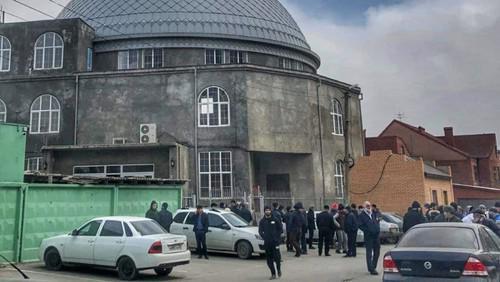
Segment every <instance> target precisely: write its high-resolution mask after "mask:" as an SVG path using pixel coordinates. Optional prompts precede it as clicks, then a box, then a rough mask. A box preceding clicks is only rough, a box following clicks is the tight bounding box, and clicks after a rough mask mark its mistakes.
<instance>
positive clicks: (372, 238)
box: [359, 201, 380, 275]
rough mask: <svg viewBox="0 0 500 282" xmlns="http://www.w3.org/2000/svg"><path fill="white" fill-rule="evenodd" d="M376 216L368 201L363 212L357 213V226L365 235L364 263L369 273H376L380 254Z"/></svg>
mask: <svg viewBox="0 0 500 282" xmlns="http://www.w3.org/2000/svg"><path fill="white" fill-rule="evenodd" d="M376 216H377V215H376V214H375V213H374V212H373V211H372V206H371V204H370V202H368V201H366V202H365V204H364V209H363V212H361V214H360V215H359V228H360V229H361V230H363V233H364V235H365V247H366V265H367V267H368V272H370V274H371V275H378V272H377V263H378V258H379V256H380V239H379V235H380V225H379V222H378V220H377V218H376Z"/></svg>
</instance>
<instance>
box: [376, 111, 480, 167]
mask: <svg viewBox="0 0 500 282" xmlns="http://www.w3.org/2000/svg"><path fill="white" fill-rule="evenodd" d="M394 124H399V125H401V126H403V127H405V128H407V129H409V130H411V131H413V132H415V133H417V134H419V135H421V136H423V137H425V138H427V139H429V140H431V141H433V142H435V143H438V144H439V145H441V146H444V147H446V148H448V149H450V150H452V151H455V152H456V153H459V154H460V155H463V156H464V157H467V158H471V157H472V156H471V155H469V154H468V153H466V152H464V151H462V150H460V149H458V148H456V147H453V146H451V145H449V144H447V143H446V142H444V141H443V140H441V139H440V138H438V137H436V136H434V135H432V134H429V133H427V132H426V131H425V130H421V129H419V128H417V127H415V126H413V125H410V124H407V123H404V122H402V121H399V120H393V121H392V122H391V123H389V125H388V126H387V127H386V128H385V129H384V130H383V131H382V132H381V133H380V135H379V137H382V136H383V135H384V133H385V132H386V131H387V130H389V128H390V127H391V126H392V125H394Z"/></svg>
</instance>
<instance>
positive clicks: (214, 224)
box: [170, 209, 265, 259]
mask: <svg viewBox="0 0 500 282" xmlns="http://www.w3.org/2000/svg"><path fill="white" fill-rule="evenodd" d="M195 212H196V209H185V210H178V211H177V212H176V213H175V215H174V222H173V223H172V225H171V226H170V232H171V233H173V234H179V235H185V236H186V237H187V240H188V245H189V248H192V249H194V248H196V238H195V235H194V232H193V226H194V222H193V215H194V214H195ZM204 212H205V213H207V214H208V224H209V227H208V233H207V234H206V239H207V248H208V250H209V251H212V252H225V253H226V252H230V253H236V254H238V257H239V258H242V259H248V258H250V257H251V256H252V255H253V254H264V253H265V250H264V240H263V239H262V238H261V237H260V235H259V228H258V227H254V226H249V225H248V223H247V222H246V221H245V220H244V219H242V218H241V217H239V216H238V215H236V214H235V213H233V212H230V211H224V210H220V209H210V210H209V209H206V210H204Z"/></svg>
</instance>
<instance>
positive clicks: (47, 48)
mask: <svg viewBox="0 0 500 282" xmlns="http://www.w3.org/2000/svg"><path fill="white" fill-rule="evenodd" d="M49 34H54V37H53V42H52V44H53V45H52V46H45V37H47V36H48V35H49ZM56 38H59V39H60V40H61V43H62V45H58V46H56ZM40 40H43V45H42V47H37V45H38V41H40ZM57 49H61V66H60V67H55V64H56V50H57ZM37 50H42V67H41V68H38V67H37V66H36V62H37V55H36V53H37V52H36V51H37ZM34 51H35V55H34V58H35V59H34V61H33V69H35V70H50V69H62V68H63V66H64V40H63V38H62V37H61V36H60V35H59V34H57V33H55V32H52V31H51V32H46V33H44V34H42V35H40V36H39V37H38V39H37V40H36V41H35V48H34ZM46 52H52V63H51V67H48V68H46V67H45V53H46Z"/></svg>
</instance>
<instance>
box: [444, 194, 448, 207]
mask: <svg viewBox="0 0 500 282" xmlns="http://www.w3.org/2000/svg"><path fill="white" fill-rule="evenodd" d="M443 201H444V204H445V205H448V191H443Z"/></svg>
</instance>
